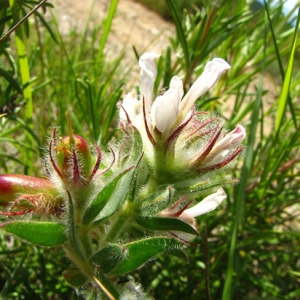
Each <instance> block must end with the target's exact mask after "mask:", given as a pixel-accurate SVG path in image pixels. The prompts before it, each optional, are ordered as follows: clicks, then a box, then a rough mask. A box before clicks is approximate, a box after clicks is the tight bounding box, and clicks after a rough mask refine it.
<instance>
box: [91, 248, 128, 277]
mask: <svg viewBox="0 0 300 300" xmlns="http://www.w3.org/2000/svg"><path fill="white" fill-rule="evenodd" d="M122 259H124V251H123V248H122V247H121V246H120V245H118V244H108V245H106V246H105V247H104V248H102V249H101V250H100V251H98V252H97V253H95V254H94V255H93V256H92V257H91V258H90V262H92V263H94V264H96V265H97V266H99V268H100V271H101V272H102V273H109V272H110V271H112V270H113V269H114V268H115V266H116V265H117V264H118V263H119V262H120V261H121V260H122Z"/></svg>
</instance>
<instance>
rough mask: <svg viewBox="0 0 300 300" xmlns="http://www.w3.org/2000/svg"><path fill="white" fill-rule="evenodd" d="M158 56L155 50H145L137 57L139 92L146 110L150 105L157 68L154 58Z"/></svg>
mask: <svg viewBox="0 0 300 300" xmlns="http://www.w3.org/2000/svg"><path fill="white" fill-rule="evenodd" d="M158 57H159V54H157V53H155V52H146V53H144V54H143V55H142V56H141V57H140V59H139V67H140V68H141V71H140V76H141V85H140V89H141V94H142V96H143V97H144V99H145V104H146V109H147V111H148V110H149V109H150V107H151V103H152V94H153V86H154V82H155V79H156V76H157V68H156V65H155V62H154V60H155V59H156V58H158Z"/></svg>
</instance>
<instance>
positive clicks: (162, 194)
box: [139, 187, 174, 216]
mask: <svg viewBox="0 0 300 300" xmlns="http://www.w3.org/2000/svg"><path fill="white" fill-rule="evenodd" d="M173 195H174V189H173V188H172V187H167V188H164V189H163V190H160V191H158V192H156V193H153V194H151V195H150V196H149V197H147V198H143V199H141V205H140V207H139V210H140V213H141V215H143V216H147V215H156V214H157V213H159V212H160V211H162V210H164V209H165V208H167V207H168V205H169V203H170V201H171V200H172V198H173Z"/></svg>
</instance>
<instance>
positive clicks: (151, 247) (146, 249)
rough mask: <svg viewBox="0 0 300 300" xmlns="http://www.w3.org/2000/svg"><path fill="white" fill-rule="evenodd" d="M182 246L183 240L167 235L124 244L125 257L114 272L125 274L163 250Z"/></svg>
mask: <svg viewBox="0 0 300 300" xmlns="http://www.w3.org/2000/svg"><path fill="white" fill-rule="evenodd" d="M181 247H182V243H181V242H179V241H177V240H175V239H171V238H167V237H156V238H147V239H143V240H140V241H137V242H133V243H128V244H125V245H124V246H123V248H124V249H125V258H124V259H123V260H122V261H121V262H119V263H118V264H117V266H116V267H115V269H114V270H113V272H112V273H114V274H124V273H127V272H130V271H132V270H134V269H136V268H138V267H140V266H141V265H143V264H144V263H145V262H147V261H148V260H149V259H151V258H152V257H154V256H155V255H157V254H159V253H161V252H164V251H167V250H171V249H180V248H181Z"/></svg>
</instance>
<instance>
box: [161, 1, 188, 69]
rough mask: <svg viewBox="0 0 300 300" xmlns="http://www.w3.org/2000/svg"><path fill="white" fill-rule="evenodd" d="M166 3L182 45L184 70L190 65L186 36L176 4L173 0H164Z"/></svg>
mask: <svg viewBox="0 0 300 300" xmlns="http://www.w3.org/2000/svg"><path fill="white" fill-rule="evenodd" d="M166 3H167V5H168V7H169V10H170V12H171V14H172V16H173V20H174V23H175V27H176V32H177V37H178V40H179V42H180V43H181V47H182V50H183V55H184V59H185V68H186V70H189V66H190V59H189V49H188V45H187V40H186V36H185V34H184V29H183V27H182V21H181V20H180V16H179V13H178V10H177V9H176V6H175V5H174V1H172V0H166Z"/></svg>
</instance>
